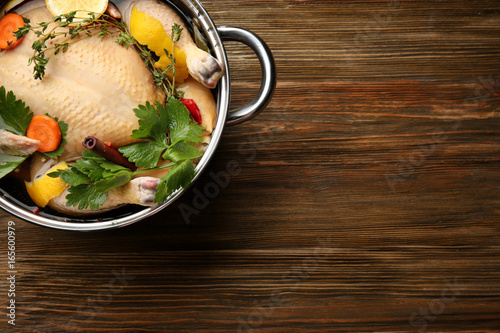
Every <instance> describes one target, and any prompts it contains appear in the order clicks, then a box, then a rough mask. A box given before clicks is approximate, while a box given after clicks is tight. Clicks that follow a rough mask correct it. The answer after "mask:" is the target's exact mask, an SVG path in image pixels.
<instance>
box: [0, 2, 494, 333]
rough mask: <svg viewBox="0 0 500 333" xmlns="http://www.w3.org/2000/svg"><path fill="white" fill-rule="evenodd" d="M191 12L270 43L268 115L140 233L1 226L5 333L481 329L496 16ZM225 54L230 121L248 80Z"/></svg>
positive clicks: (243, 58) (339, 10)
mask: <svg viewBox="0 0 500 333" xmlns="http://www.w3.org/2000/svg"><path fill="white" fill-rule="evenodd" d="M204 3H205V5H206V8H207V10H208V11H209V12H210V13H211V14H212V18H213V19H214V21H215V22H216V24H218V25H234V26H239V27H242V28H246V29H249V30H252V31H253V32H255V33H257V34H258V35H260V36H261V37H262V38H263V39H264V40H266V41H267V42H268V44H269V46H270V48H271V49H272V50H273V52H274V56H275V59H276V64H277V70H278V85H277V89H276V93H275V95H274V99H273V100H272V102H271V104H270V105H269V106H268V108H267V109H266V110H265V111H264V112H263V113H261V114H260V115H259V116H258V117H257V118H255V119H253V120H251V121H250V122H247V123H245V124H241V125H238V126H234V127H228V128H227V129H226V130H225V132H224V136H223V138H222V143H221V145H220V147H219V149H218V151H217V153H216V154H215V157H214V159H213V162H212V163H211V164H210V166H209V168H208V170H207V172H205V173H204V175H203V176H202V177H201V179H200V181H199V182H197V183H196V185H195V186H194V187H193V188H192V189H191V190H190V191H189V192H188V193H187V194H186V195H184V196H183V197H182V198H181V199H180V200H179V201H178V202H177V204H176V205H172V206H170V207H168V208H167V209H165V210H164V211H163V212H162V213H161V214H158V215H157V216H155V217H153V218H149V219H147V220H145V221H143V222H140V223H137V224H134V225H132V226H129V227H126V228H123V229H119V230H115V231H109V232H98V233H73V232H63V231H55V230H51V229H46V228H42V227H37V226H35V225H31V224H29V223H26V222H23V221H21V220H18V219H16V218H13V217H12V216H10V215H8V214H6V213H4V212H1V213H0V221H1V222H2V226H3V227H2V228H1V230H0V232H1V235H0V239H2V241H1V244H2V249H1V251H0V253H1V256H2V258H1V262H2V268H1V269H0V280H1V281H4V282H3V283H2V284H1V295H0V299H1V300H2V302H1V304H2V307H3V310H2V311H1V312H2V313H5V314H6V311H7V310H6V308H5V306H6V305H7V301H8V299H7V292H8V284H6V282H5V281H6V278H8V274H7V245H6V243H7V241H6V239H7V236H6V234H7V223H8V221H13V222H15V227H16V230H17V231H16V241H17V247H16V265H17V266H16V268H17V272H18V273H17V275H16V284H15V288H16V290H15V294H16V296H15V299H16V303H15V304H16V322H15V323H16V327H15V328H16V331H19V332H64V331H77V332H252V331H253V332H366V331H377V332H387V331H395V332H498V331H499V330H500V245H499V241H500V223H499V222H500V209H499V205H500V188H499V186H500V178H499V172H500V159H499V152H500V149H499V148H500V146H499V138H500V137H499V135H500V130H499V119H500V114H499V113H497V111H498V110H499V107H500V98H499V96H500V57H499V55H500V2H498V1H493V0H482V1H472V0H470V1H464V0H457V1H437V0H430V1H422V0H421V1H410V0H406V1H377V0H359V1H334V0H332V1H326V0H324V1H302V0H297V1H285V0H265V1H264V0H252V1H235V0H231V1H229V0H222V1H215V0H205V1H204ZM226 47H227V50H228V53H229V58H230V62H231V75H232V79H233V95H232V97H233V104H232V105H233V108H238V107H241V106H242V105H244V104H245V103H246V102H248V101H249V100H251V99H252V97H253V96H254V95H255V93H256V91H257V90H258V86H259V80H260V74H259V64H258V62H257V60H256V58H255V57H254V55H253V54H252V52H251V51H250V50H249V49H248V48H247V47H245V46H242V45H240V44H236V43H227V44H226ZM235 163H236V164H237V166H238V168H237V170H238V172H239V174H237V175H233V176H232V177H231V179H230V182H229V184H227V186H222V187H218V190H214V192H212V194H210V196H211V197H210V198H209V200H208V203H204V202H202V201H199V200H200V199H199V196H197V193H199V192H202V193H203V191H205V190H206V189H207V188H208V187H210V186H212V187H211V188H212V189H214V187H213V184H214V183H216V182H215V180H214V177H213V174H218V173H220V172H222V171H224V170H226V168H227V167H228V166H231V165H232V166H234V165H235ZM210 173H212V175H211V174H210ZM207 184H212V185H207ZM197 200H198V201H197ZM178 204H184V205H187V206H190V207H196V205H197V207H198V208H200V209H198V211H199V214H198V215H195V214H192V215H190V216H189V218H186V217H185V216H183V214H182V213H181V211H180V209H179V207H178ZM188 222H189V223H188ZM5 314H3V315H2V320H1V323H0V331H2V332H4V331H5V332H7V331H8V329H9V326H10V325H9V324H8V323H7V320H8V317H7V316H6V315H5Z"/></svg>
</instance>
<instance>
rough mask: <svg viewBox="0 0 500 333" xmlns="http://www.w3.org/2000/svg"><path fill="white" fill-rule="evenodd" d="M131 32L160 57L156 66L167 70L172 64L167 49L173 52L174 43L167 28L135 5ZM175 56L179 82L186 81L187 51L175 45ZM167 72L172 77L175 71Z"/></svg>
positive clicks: (187, 73)
mask: <svg viewBox="0 0 500 333" xmlns="http://www.w3.org/2000/svg"><path fill="white" fill-rule="evenodd" d="M130 34H131V35H132V37H134V38H135V39H136V40H137V41H138V42H139V43H140V44H142V45H146V46H147V47H148V48H149V49H150V50H151V51H153V52H154V53H155V54H156V55H157V56H158V57H159V58H160V59H159V60H158V61H157V62H156V63H155V65H154V66H155V67H156V68H159V69H161V70H165V69H166V68H167V67H168V66H169V65H171V64H172V61H171V60H170V59H169V57H168V56H167V54H166V53H165V50H168V51H169V52H170V53H172V48H173V47H174V43H173V42H172V39H171V38H170V36H168V35H167V33H166V31H165V29H163V24H162V23H161V22H160V21H159V20H157V19H155V18H154V17H151V16H149V15H148V14H146V13H143V12H140V11H139V10H137V8H136V7H134V8H133V9H132V15H131V16H130ZM174 56H175V70H176V74H175V79H176V80H177V81H178V82H184V80H185V79H187V77H188V76H189V71H188V68H187V64H186V53H184V51H182V50H180V49H178V48H177V47H175V48H174ZM166 74H167V75H168V76H169V77H170V78H172V75H173V71H172V70H169V71H167V73H166Z"/></svg>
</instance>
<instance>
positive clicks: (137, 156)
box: [118, 142, 166, 168]
mask: <svg viewBox="0 0 500 333" xmlns="http://www.w3.org/2000/svg"><path fill="white" fill-rule="evenodd" d="M165 148H166V147H165V145H163V144H157V143H156V142H139V143H134V144H132V145H130V146H125V147H122V148H120V149H118V150H119V151H120V152H121V153H122V154H123V156H125V157H126V158H127V159H128V160H129V161H130V162H132V163H135V165H136V166H138V167H140V168H154V167H155V166H156V165H157V164H158V161H159V160H160V157H161V156H162V154H163V151H164V150H165Z"/></svg>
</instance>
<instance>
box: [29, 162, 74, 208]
mask: <svg viewBox="0 0 500 333" xmlns="http://www.w3.org/2000/svg"><path fill="white" fill-rule="evenodd" d="M68 168H69V167H68V165H67V164H66V163H65V162H62V163H59V164H57V165H56V166H54V167H52V168H51V169H50V170H49V171H47V173H46V174H45V175H43V176H42V177H41V178H39V179H37V180H35V181H33V182H25V184H26V190H27V191H28V194H29V195H30V197H31V199H32V200H33V201H34V202H35V204H36V205H37V206H38V207H42V208H43V207H45V206H47V204H48V203H49V201H50V200H52V199H54V198H55V197H57V196H58V195H59V194H61V193H62V192H63V191H64V190H65V189H66V187H68V184H66V183H65V182H63V180H62V179H61V178H52V177H50V176H48V175H47V174H49V173H51V172H54V171H57V170H61V169H68Z"/></svg>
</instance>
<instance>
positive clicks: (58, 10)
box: [45, 0, 108, 21]
mask: <svg viewBox="0 0 500 333" xmlns="http://www.w3.org/2000/svg"><path fill="white" fill-rule="evenodd" d="M45 4H46V5H47V9H48V10H49V11H50V12H51V13H52V15H54V16H58V15H62V14H68V13H71V12H73V11H76V12H77V13H76V17H78V18H81V19H82V20H83V19H87V18H89V15H88V13H89V12H92V13H95V17H96V18H97V17H99V16H101V15H102V14H103V13H104V12H105V11H106V8H108V0H45ZM75 21H77V20H75Z"/></svg>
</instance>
